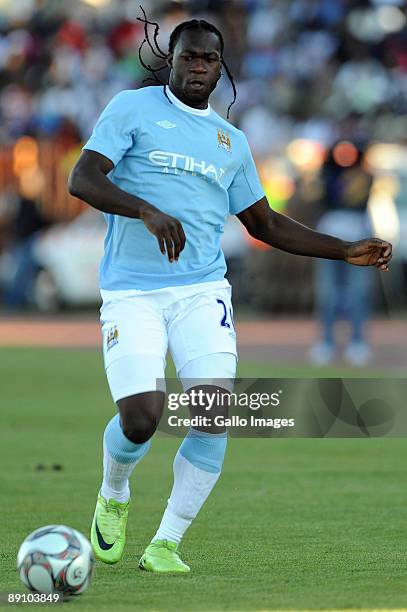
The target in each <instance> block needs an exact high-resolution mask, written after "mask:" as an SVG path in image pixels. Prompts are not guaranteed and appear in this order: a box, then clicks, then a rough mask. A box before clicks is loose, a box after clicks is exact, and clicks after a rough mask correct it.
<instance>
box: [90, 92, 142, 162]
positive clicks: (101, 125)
mask: <svg viewBox="0 0 407 612" xmlns="http://www.w3.org/2000/svg"><path fill="white" fill-rule="evenodd" d="M132 93H134V92H132V91H121V92H120V93H118V94H117V95H116V96H114V97H113V98H112V99H111V100H110V102H109V104H108V105H107V106H106V107H105V109H104V110H103V111H102V113H101V115H100V117H99V119H98V120H97V122H96V125H95V127H94V128H93V132H92V135H91V137H90V138H89V140H88V142H87V143H86V144H85V146H84V147H83V148H84V149H90V150H91V151H96V152H97V153H101V154H102V155H104V156H105V157H108V158H109V159H110V160H111V161H112V162H113V164H114V165H115V166H116V164H117V163H118V162H119V161H120V160H121V159H122V157H123V156H124V155H125V153H126V151H128V149H130V147H132V146H133V134H134V132H135V131H136V127H137V126H136V121H135V108H134V99H133V97H132V96H131V94H132ZM129 94H130V95H129Z"/></svg>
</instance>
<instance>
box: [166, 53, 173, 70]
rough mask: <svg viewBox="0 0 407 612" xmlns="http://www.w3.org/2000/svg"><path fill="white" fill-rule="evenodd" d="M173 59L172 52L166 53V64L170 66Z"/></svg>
mask: <svg viewBox="0 0 407 612" xmlns="http://www.w3.org/2000/svg"><path fill="white" fill-rule="evenodd" d="M173 59H174V54H173V53H169V54H168V55H167V65H168V66H169V67H170V68H172V63H173Z"/></svg>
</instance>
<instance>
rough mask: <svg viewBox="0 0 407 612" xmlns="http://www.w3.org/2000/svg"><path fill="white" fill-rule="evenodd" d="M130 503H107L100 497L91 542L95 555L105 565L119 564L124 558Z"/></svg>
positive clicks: (113, 501) (111, 500) (114, 501)
mask: <svg viewBox="0 0 407 612" xmlns="http://www.w3.org/2000/svg"><path fill="white" fill-rule="evenodd" d="M129 503H130V502H129V501H128V502H126V503H124V504H121V503H120V502H118V501H116V500H115V499H109V502H107V501H106V500H105V498H104V497H102V495H100V494H99V495H98V500H97V503H96V510H95V515H94V517H93V522H92V529H91V532H90V540H91V542H92V547H93V550H94V551H95V555H96V556H97V558H98V559H100V560H101V561H103V562H104V563H117V562H118V561H120V559H121V558H122V556H123V550H124V544H125V542H126V523H127V517H128V514H129Z"/></svg>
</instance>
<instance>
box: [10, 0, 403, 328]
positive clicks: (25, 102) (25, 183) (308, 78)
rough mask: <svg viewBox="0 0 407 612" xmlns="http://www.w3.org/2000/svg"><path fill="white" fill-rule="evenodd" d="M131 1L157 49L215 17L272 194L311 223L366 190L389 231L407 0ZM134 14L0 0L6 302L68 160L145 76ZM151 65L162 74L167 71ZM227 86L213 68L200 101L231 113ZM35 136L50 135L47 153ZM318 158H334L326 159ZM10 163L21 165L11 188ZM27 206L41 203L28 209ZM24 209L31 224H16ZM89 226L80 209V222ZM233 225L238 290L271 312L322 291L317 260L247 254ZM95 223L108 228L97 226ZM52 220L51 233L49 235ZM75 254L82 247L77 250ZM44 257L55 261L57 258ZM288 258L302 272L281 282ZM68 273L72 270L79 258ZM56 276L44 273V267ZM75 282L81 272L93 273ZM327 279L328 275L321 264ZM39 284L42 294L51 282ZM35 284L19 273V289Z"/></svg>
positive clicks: (306, 304) (121, 7) (30, 258)
mask: <svg viewBox="0 0 407 612" xmlns="http://www.w3.org/2000/svg"><path fill="white" fill-rule="evenodd" d="M142 6H143V8H144V9H145V11H146V14H147V16H148V18H149V19H150V20H151V21H156V22H157V23H159V25H160V30H159V36H158V42H159V45H160V47H161V49H163V50H164V51H166V50H167V47H168V41H169V37H170V34H171V31H172V30H173V29H174V27H175V26H176V25H177V24H178V23H180V22H181V21H184V20H187V19H190V18H191V17H196V18H203V19H207V20H208V21H211V22H213V23H214V24H215V25H217V26H218V28H219V29H220V30H221V31H222V33H223V36H224V40H225V54H224V57H225V60H226V62H227V64H228V66H229V69H230V71H231V73H232V75H233V77H234V80H235V83H236V87H237V92H238V93H237V100H236V102H235V104H234V105H233V106H232V109H231V116H230V119H231V121H232V122H233V123H234V124H235V125H237V126H238V127H240V128H241V129H243V130H244V131H245V133H246V135H247V137H248V140H249V142H250V145H251V147H252V151H253V154H254V156H255V158H256V161H257V164H258V168H259V172H260V176H261V179H262V181H263V184H264V187H265V191H266V194H267V196H268V198H269V201H270V203H271V205H272V206H273V207H274V208H276V209H277V210H285V211H287V212H288V214H290V215H291V216H293V217H294V218H296V219H299V220H300V221H303V222H305V223H307V224H309V225H314V226H316V225H317V223H318V221H320V219H321V216H323V215H324V214H325V213H329V212H332V210H331V209H340V208H344V209H347V208H350V209H352V208H353V209H355V207H356V208H357V209H358V210H359V213H360V214H363V215H365V214H366V210H367V207H368V203H369V202H372V201H373V200H374V202H376V205H377V206H376V221H375V220H373V221H375V222H374V223H373V230H372V231H376V230H377V229H379V231H380V233H381V235H382V237H383V238H386V239H391V240H392V239H394V237H395V236H396V234H397V232H398V231H399V229H400V227H399V226H400V223H401V221H400V219H401V216H400V219H399V217H398V215H399V212H395V211H396V204H395V202H396V199H397V197H398V199H399V202H401V201H402V200H403V197H402V193H403V189H404V193H406V190H407V184H406V183H407V181H406V180H404V179H405V178H406V171H405V168H406V164H405V163H402V162H401V160H402V159H403V157H402V156H403V155H404V156H405V157H406V155H407V154H406V150H407V18H406V8H407V2H406V1H404V0H230V1H228V0H225V1H217V0H185V1H181V0H179V1H177V2H168V1H161V0H144V1H142ZM141 16H142V12H141V9H140V7H139V2H136V1H134V0H65V1H64V2H62V1H61V0H18V2H16V1H15V0H1V2H0V143H1V147H0V186H1V190H2V193H0V288H1V285H2V279H3V285H4V284H7V283H8V288H6V290H5V291H4V288H3V299H4V296H6V302H8V303H9V305H13V304H15V303H18V302H20V303H21V301H22V298H21V286H22V282H21V278H27V274H28V272H29V273H30V274H31V277H32V279H33V278H34V276H35V273H34V271H35V264H36V263H37V268H38V261H39V255H38V253H39V250H38V248H36V245H35V242H36V240H35V236H38V235H40V233H41V229H40V228H44V227H48V226H49V224H50V222H51V221H52V218H53V217H55V215H54V212H53V210H52V206H54V208H58V207H59V210H62V207H61V203H60V201H61V198H62V199H64V198H65V199H66V200H67V202H68V204H69V202H71V200H72V198H71V200H70V199H69V196H68V195H67V194H66V175H67V173H68V172H69V169H70V167H71V166H72V164H73V163H74V161H75V159H76V157H77V155H78V153H79V150H80V145H81V143H83V142H84V141H85V140H86V139H87V138H88V137H89V135H90V132H91V129H92V127H93V125H94V123H95V121H96V118H97V116H98V114H99V113H100V112H101V110H102V109H103V107H104V106H105V105H106V104H107V102H108V101H109V100H110V98H111V97H112V96H113V95H114V94H116V93H117V92H118V91H120V90H122V89H127V88H138V87H142V86H144V84H145V79H146V78H147V77H151V74H147V73H146V71H145V70H144V69H143V67H142V65H141V63H140V59H139V47H140V45H141V43H142V41H143V39H144V25H143V23H141V22H140V21H139V20H138V18H139V17H141ZM150 32H151V34H153V33H154V28H153V27H152V26H150ZM143 56H144V60H145V62H146V63H151V64H152V65H157V63H158V64H160V63H162V62H160V60H157V59H156V58H154V57H153V56H152V55H151V53H150V52H149V49H148V46H147V45H144V47H143ZM154 62H156V63H154ZM159 74H160V76H161V79H162V80H163V82H166V80H167V78H168V72H167V71H166V70H163V71H161V72H160V73H159ZM232 99H233V91H232V87H231V84H230V81H229V79H228V78H227V76H225V75H224V76H223V77H222V78H221V80H220V81H219V84H218V87H217V89H216V90H215V92H214V94H213V96H212V98H211V104H212V106H213V107H214V108H215V109H216V110H217V111H218V112H219V113H220V114H222V115H223V116H226V109H227V107H228V105H229V104H230V102H231V100H232ZM43 143H48V145H49V143H51V144H52V146H53V147H54V148H53V149H52V155H53V156H54V157H53V160H54V158H55V159H56V162H55V160H54V161H52V164H54V165H52V164H51V161H50V155H51V154H48V151H51V149H44V147H43ZM372 144H373V145H374V146H373V147H372V148H371V149H369V146H371V145H372ZM386 147H387V148H386ZM394 147H398V148H396V149H395V148H394ZM373 149H374V151H373ZM7 151H11V154H10V155H8V153H7ZM44 151H45V153H44ZM369 151H370V153H369ZM69 152H71V153H69ZM365 152H368V153H369V155H370V158H369V160H368V161H369V163H367V162H366V158H365V156H364V154H365ZM405 157H404V159H405ZM10 159H11V162H10ZM27 160H28V161H27ZM30 160H31V161H30ZM33 160H34V161H33ZM44 160H45V161H44ZM31 162H32V164H31V166H32V167H30V166H29V164H30V163H31ZM7 164H8V166H7ZM27 164H28V165H27ZM47 164H48V169H47V170H45V169H44V166H46V165H47ZM366 164H367V166H369V167H368V168H367V167H366ZM328 166H329V168H330V169H331V170H332V169H334V170H335V168H336V170H338V171H336V170H335V171H334V172H333V173H332V172H328V169H329V168H328ZM5 167H7V168H9V172H11V173H13V172H14V174H15V175H16V176H17V178H18V180H16V181H15V182H14V184H13V190H12V193H11V195H10V193H9V187H8V183H7V177H6V173H5V170H4V168H5ZM395 167H397V168H396V170H395V169H394V168H395ZM403 168H404V170H403ZM34 170H35V172H34ZM403 172H404V179H403ZM47 173H48V174H47ZM386 173H387V174H386ZM373 175H375V176H373ZM367 176H369V177H370V178H369V180H368V181H367V182H366V177H367ZM403 180H404V183H403ZM403 184H404V187H403ZM45 191H46V194H45V195H44V193H45ZM372 193H373V195H374V194H376V195H375V198H374V197H373V198H372V197H371V196H372ZM58 194H59V195H58ZM404 200H405V197H404ZM16 202H17V204H16ZM58 202H59V203H58ZM374 202H373V203H374ZM57 203H58V204H57ZM71 204H72V202H71ZM37 205H39V206H37ZM398 205H399V204H397V206H398ZM36 206H37V207H38V209H41V210H42V212H41V210H39V212H38V214H37V213H35V212H34V209H35V207H36ZM44 206H45V208H44ZM50 207H51V208H50ZM44 212H45V213H46V214H44ZM49 213H51V214H49ZM24 215H25V217H27V218H29V221H30V222H29V223H27V224H26V225H27V227H28V226H29V227H30V228H31V229H30V231H25V232H21V231H17V230H16V228H17V227H20V223H21V218H22V217H24ZM73 216H75V215H73V214H71V218H72V217H73ZM25 217H24V218H25ZM61 218H63V216H62V215H61V216H60V219H61ZM335 218H337V217H335ZM87 219H89V217H87ZM406 219H407V217H406ZM375 224H376V227H375ZM91 226H92V224H91V223H89V221H86V223H85V225H84V227H85V230H84V231H85V232H88V231H89V228H90V227H91ZM238 226H239V224H238V222H233V220H232V221H231V223H230V225H229V227H228V232H227V235H225V242H224V248H225V252H226V255H227V258H228V259H229V264H230V274H231V275H232V276H233V277H234V278H233V279H232V280H234V285H235V288H236V291H235V298H236V299H237V300H239V298H240V300H241V301H242V302H245V303H252V304H253V305H255V306H258V307H261V308H266V309H268V310H273V311H286V310H288V309H292V310H295V309H297V310H301V309H302V310H304V309H305V310H307V309H308V310H309V308H310V307H311V306H312V303H313V302H315V301H316V302H318V291H317V293H316V296H314V294H313V284H312V266H311V263H312V262H310V261H309V260H305V259H301V258H292V257H291V258H290V257H289V256H286V255H285V254H281V253H272V254H270V251H267V250H266V251H261V250H259V249H256V250H255V251H250V253H251V256H250V259H249V260H248V258H247V257H246V255H247V252H248V250H249V249H251V248H253V246H256V247H258V246H259V245H253V244H251V243H250V242H248V241H247V240H244V239H243V240H242V228H241V227H238ZM75 227H76V228H77V227H79V224H77V225H76V226H75ZM97 231H98V232H99V234H101V233H103V231H104V229H103V228H101V226H100V225H98V230H97ZM72 232H73V230H72ZM376 233H377V231H376ZM21 234H24V235H23V236H22V235H21ZM99 234H98V235H97V237H95V244H96V243H97V244H98V245H99V243H100V235H99ZM61 235H62V234H61V232H59V234H58V235H57V234H55V235H54V236H53V241H54V242H53V243H54V244H57V242H58V236H59V238H60V236H61ZM72 235H74V232H73V234H72ZM32 236H34V238H33V239H32ZM81 236H83V234H81ZM86 236H87V242H88V244H91V243H92V241H91V239H90V237H89V235H88V234H86ZM246 238H247V236H246ZM70 240H71V242H72V236H71V235H70ZM49 242H52V241H49ZM92 244H93V243H92ZM42 250H43V252H47V253H48V252H49V249H48V247H47V248H45V249H42ZM54 250H55V249H54ZM2 251H3V254H4V252H5V251H7V253H8V255H10V253H14V258H13V261H14V268H13V266H10V265H9V263H6V265H5V264H4V261H6V262H9V261H10V257H9V259H8V260H6V259H5V258H4V257H3V258H2V257H1V253H2ZM94 251H97V248H95V249H94ZM19 257H20V259H19ZM36 258H37V259H36ZM85 259H86V257H84V256H83V254H78V260H79V261H84V260H85ZM89 259H91V256H90V255H89ZM405 259H406V261H407V251H406V257H405ZM243 260H244V261H245V265H242V261H243ZM2 261H3V263H2ZM54 261H55V262H56V258H55V257H54ZM16 262H17V263H16ZM92 262H93V259H92ZM44 265H45V264H43V263H42V262H41V263H40V264H39V266H40V267H44ZM92 265H93V263H92ZM295 266H296V268H295V270H294V271H293V268H294V267H295ZM55 268H56V269H57V270H59V269H61V263H60V262H59V261H58V265H57V264H56V263H55ZM13 269H14V272H10V270H11V271H12V270H13ZM2 270H3V273H2ZM4 270H6V273H5V272H4ZM293 273H294V274H297V276H298V282H297V283H296V284H287V283H286V282H285V279H286V278H287V276H292V275H293ZM13 275H14V276H13ZM247 275H249V276H250V279H251V280H250V295H249V294H248V293H247V291H248V289H247V288H248V283H247V280H246V279H247ZM71 276H72V277H73V276H75V278H76V280H78V276H80V272H78V270H76V271H75V272H74V273H72V274H71ZM51 277H53V279H52V282H53V283H55V274H54V273H53V274H51ZM4 278H8V281H7V282H6V281H4ZM10 279H11V280H10ZM48 281H49V278H48ZM332 282H333V281H332ZM10 283H11V284H10ZM273 283H274V284H275V285H274V286H273ZM397 283H398V285H400V283H401V280H400V278H398V279H397ZM82 284H83V286H89V278H84V279H83V283H82ZM66 285H67V283H66V281H63V282H61V287H63V288H65V287H66ZM324 286H325V287H329V286H330V285H329V282H328V281H327V280H326V279H325V285H324ZM331 286H332V283H331ZM45 287H46V288H45V295H46V296H48V295H49V294H50V291H51V293H52V288H51V289H50V287H49V286H48V285H46V286H45ZM321 287H322V281H321V283H320V289H321ZM10 288H11V289H10ZM53 290H54V291H55V287H54V288H53ZM61 290H62V289H61ZM245 291H246V294H245ZM285 292H286V293H285ZM328 292H330V293H332V292H331V291H328ZM319 293H320V294H321V291H320V292H319ZM30 295H32V287H31V285H30V283H29V282H27V283H26V286H25V287H24V300H25V301H29V300H30ZM321 295H322V294H321ZM24 300H23V301H24ZM319 301H320V302H321V301H323V300H322V298H320V299H319ZM325 301H326V300H325ZM330 307H331V311H332V304H331V306H330ZM329 316H330V317H331V318H332V316H333V315H332V312H331V314H330V315H329ZM327 325H328V324H327ZM329 325H331V323H329Z"/></svg>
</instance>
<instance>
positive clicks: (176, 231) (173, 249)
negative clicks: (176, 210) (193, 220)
mask: <svg viewBox="0 0 407 612" xmlns="http://www.w3.org/2000/svg"><path fill="white" fill-rule="evenodd" d="M113 167H114V166H113V163H112V162H111V161H110V159H108V158H107V157H105V156H104V155H101V154H100V153H97V152H96V151H88V150H84V151H83V152H82V155H81V156H80V158H79V160H78V162H77V163H76V165H75V167H74V168H73V170H72V172H71V174H70V176H69V180H68V189H69V193H71V194H72V195H74V196H76V197H77V198H80V199H81V200H84V202H87V203H88V204H90V205H91V206H93V207H94V208H97V209H98V210H101V211H102V212H105V213H110V214H113V215H120V216H122V217H130V218H132V219H141V220H142V221H143V223H144V225H145V226H146V228H147V229H148V231H149V232H151V233H152V234H153V235H154V236H155V237H156V238H157V242H158V247H159V249H160V251H161V253H162V254H163V255H167V256H168V259H169V261H170V262H173V261H177V260H178V258H179V255H180V252H181V251H182V250H183V248H184V247H185V241H186V238H185V234H184V229H183V227H182V225H181V223H180V222H179V221H178V219H175V217H171V216H170V215H167V214H165V213H163V212H162V211H161V210H159V209H158V208H156V207H155V206H153V205H152V204H149V203H148V202H146V201H145V200H143V199H141V198H138V197H137V196H134V195H132V194H130V193H127V192H126V191H123V190H122V189H120V188H119V187H117V186H116V185H115V184H114V183H112V181H110V180H109V179H108V178H107V176H106V175H107V174H108V173H109V172H110V171H111V170H113Z"/></svg>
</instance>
